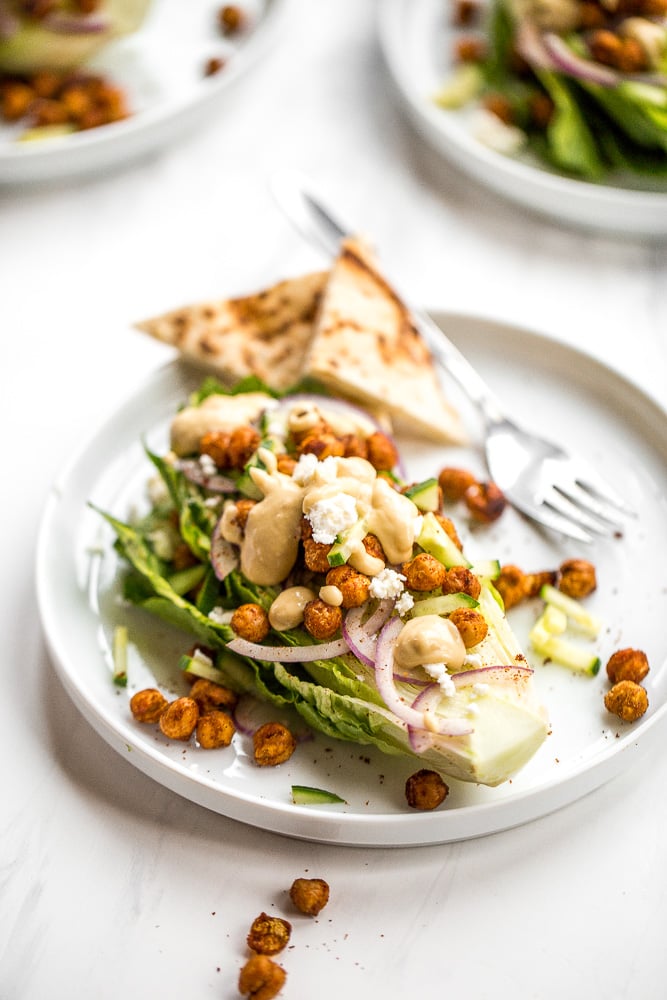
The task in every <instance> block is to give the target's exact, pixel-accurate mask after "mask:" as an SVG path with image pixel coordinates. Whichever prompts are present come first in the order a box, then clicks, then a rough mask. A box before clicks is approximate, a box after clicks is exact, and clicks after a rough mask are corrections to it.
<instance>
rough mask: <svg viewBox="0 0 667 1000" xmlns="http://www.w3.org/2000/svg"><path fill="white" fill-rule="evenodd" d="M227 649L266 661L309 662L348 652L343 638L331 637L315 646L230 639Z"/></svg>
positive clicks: (331, 657)
mask: <svg viewBox="0 0 667 1000" xmlns="http://www.w3.org/2000/svg"><path fill="white" fill-rule="evenodd" d="M227 649H231V651H232V653H238V654H239V656H247V657H249V658H250V659H251V660H264V661H266V662H267V663H272V662H276V663H309V662H311V661H312V660H332V659H333V658H334V657H335V656H344V655H345V654H346V653H349V652H350V648H349V646H348V644H347V643H346V641H345V639H333V640H332V641H331V642H320V643H318V644H317V645H315V646H262V645H260V643H258V642H249V641H248V640H247V639H238V638H237V639H232V641H231V642H228V643H227Z"/></svg>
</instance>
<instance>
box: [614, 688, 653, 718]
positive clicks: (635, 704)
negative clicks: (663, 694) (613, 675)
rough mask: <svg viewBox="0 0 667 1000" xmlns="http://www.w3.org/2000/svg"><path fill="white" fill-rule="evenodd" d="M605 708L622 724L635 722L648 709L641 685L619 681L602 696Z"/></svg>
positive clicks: (646, 698) (644, 692)
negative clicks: (621, 721) (620, 720)
mask: <svg viewBox="0 0 667 1000" xmlns="http://www.w3.org/2000/svg"><path fill="white" fill-rule="evenodd" d="M604 704H605V708H606V709H607V711H608V712H611V713H612V714H613V715H617V716H618V717H619V719H622V720H623V722H635V721H636V720H637V719H640V718H641V717H642V715H643V714H644V712H645V711H646V709H647V708H648V695H647V694H646V689H645V688H643V687H642V686H641V684H635V682H634V681H619V682H618V683H617V684H614V686H613V687H612V688H611V689H610V690H609V691H607V693H606V695H605V696H604Z"/></svg>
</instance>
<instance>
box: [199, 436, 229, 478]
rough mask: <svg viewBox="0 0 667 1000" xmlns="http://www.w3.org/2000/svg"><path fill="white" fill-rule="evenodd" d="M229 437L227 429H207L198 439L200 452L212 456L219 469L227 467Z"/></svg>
mask: <svg viewBox="0 0 667 1000" xmlns="http://www.w3.org/2000/svg"><path fill="white" fill-rule="evenodd" d="M230 437H231V435H230V434H229V433H228V431H207V432H206V434H204V435H203V436H202V437H201V439H200V441H199V452H200V454H201V455H208V456H209V457H210V458H212V459H213V461H214V462H215V464H216V465H217V466H218V468H219V469H225V468H227V466H228V465H229V439H230Z"/></svg>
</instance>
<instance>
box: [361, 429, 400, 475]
mask: <svg viewBox="0 0 667 1000" xmlns="http://www.w3.org/2000/svg"><path fill="white" fill-rule="evenodd" d="M366 448H367V450H368V461H369V462H370V463H371V465H372V466H373V468H374V469H377V470H378V471H380V470H381V471H383V472H390V471H391V469H393V468H394V466H395V465H396V464H397V462H398V451H397V450H396V445H395V444H394V442H393V441H392V440H391V438H389V437H387V435H386V434H383V433H382V431H374V432H373V433H372V434H371V435H370V437H368V438H366Z"/></svg>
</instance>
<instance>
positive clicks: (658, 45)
mask: <svg viewBox="0 0 667 1000" xmlns="http://www.w3.org/2000/svg"><path fill="white" fill-rule="evenodd" d="M457 4H458V5H457V7H456V10H455V15H454V20H455V23H456V25H457V37H456V41H455V52H454V59H455V68H454V72H453V74H452V76H451V77H450V78H449V79H448V80H447V81H446V82H445V83H444V85H443V87H442V89H441V91H440V92H439V93H438V94H437V95H436V97H435V100H436V103H438V104H439V105H440V106H441V107H443V108H447V109H454V108H463V107H474V108H475V114H476V115H478V117H477V118H476V119H473V123H472V128H473V130H474V131H475V134H476V135H477V137H478V138H479V139H480V140H481V141H483V142H486V143H487V144H488V145H490V146H492V147H494V148H496V149H497V150H498V151H501V152H504V153H507V154H509V155H512V154H516V153H518V152H520V151H523V150H525V151H528V152H531V153H532V154H533V155H535V156H537V157H538V158H539V159H540V160H541V161H543V162H544V163H546V164H548V165H550V166H551V167H553V168H555V169H556V170H558V171H561V172H564V173H566V174H568V175H571V176H574V177H578V178H581V179H584V180H588V181H600V180H603V179H605V178H606V177H608V176H609V175H610V174H611V173H613V172H626V173H627V172H631V173H633V174H648V175H655V176H667V0H494V2H493V3H492V4H491V6H490V7H488V8H484V9H483V10H482V8H479V9H478V8H477V7H476V6H475V5H473V3H471V2H470V0H457Z"/></svg>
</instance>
